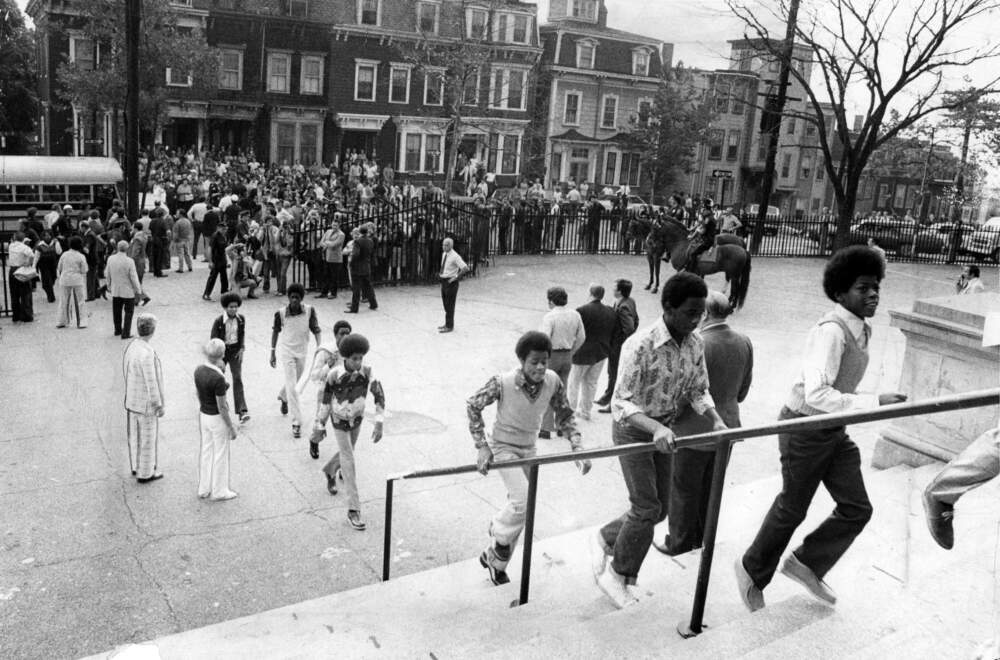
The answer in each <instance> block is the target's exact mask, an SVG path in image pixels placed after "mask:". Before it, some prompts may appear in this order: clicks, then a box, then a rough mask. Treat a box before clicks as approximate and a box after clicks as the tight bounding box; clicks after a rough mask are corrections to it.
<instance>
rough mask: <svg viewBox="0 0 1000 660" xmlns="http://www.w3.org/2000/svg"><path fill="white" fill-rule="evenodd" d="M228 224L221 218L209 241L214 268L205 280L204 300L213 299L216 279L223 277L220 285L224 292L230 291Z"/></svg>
mask: <svg viewBox="0 0 1000 660" xmlns="http://www.w3.org/2000/svg"><path fill="white" fill-rule="evenodd" d="M227 230H228V226H227V224H226V221H225V220H220V221H219V224H218V226H217V227H216V229H215V233H214V234H212V240H211V241H210V242H209V244H208V245H209V248H208V249H209V255H210V257H211V260H212V261H211V263H212V268H211V271H210V272H209V274H208V281H207V282H205V293H203V294H202V296H201V298H202V300H208V301H209V302H211V300H212V289H214V288H215V280H216V279H221V280H222V282H221V284H220V286H221V287H222V293H225V292H226V291H229V274H228V273H227V272H226V271H227V259H226V248H227V247H229V239H228V238H226V232H227Z"/></svg>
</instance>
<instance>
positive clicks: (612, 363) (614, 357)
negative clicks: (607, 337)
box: [600, 344, 622, 405]
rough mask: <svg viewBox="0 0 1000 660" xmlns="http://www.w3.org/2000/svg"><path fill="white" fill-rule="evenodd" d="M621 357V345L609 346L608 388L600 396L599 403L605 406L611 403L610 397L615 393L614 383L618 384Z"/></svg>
mask: <svg viewBox="0 0 1000 660" xmlns="http://www.w3.org/2000/svg"><path fill="white" fill-rule="evenodd" d="M621 356H622V345H621V344H611V352H610V353H609V354H608V387H607V389H606V390H604V394H602V395H601V398H600V401H603V402H604V404H605V405H607V403H608V402H609V401H611V396H612V395H613V394H614V393H615V383H617V382H618V360H619V359H621Z"/></svg>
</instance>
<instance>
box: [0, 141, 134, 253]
mask: <svg viewBox="0 0 1000 660" xmlns="http://www.w3.org/2000/svg"><path fill="white" fill-rule="evenodd" d="M122 179H123V176H122V168H121V166H120V165H119V164H118V161H117V160H115V159H114V158H95V157H81V158H77V157H73V156H0V240H2V239H6V238H9V237H10V236H11V234H13V233H14V232H15V231H17V229H18V223H19V222H20V221H21V219H23V218H24V217H25V212H26V211H27V210H28V208H29V207H32V206H34V207H35V208H36V209H38V213H37V215H38V217H39V219H41V218H42V217H44V216H45V214H46V213H48V212H49V210H51V208H52V205H53V204H58V205H59V206H60V207H63V206H65V205H66V204H70V205H71V206H72V207H73V212H74V214H79V213H80V211H81V210H82V209H83V208H84V207H85V206H87V205H90V206H91V207H93V208H103V209H105V210H106V209H108V208H110V206H111V202H112V201H113V200H114V199H115V198H116V197H118V184H119V183H120V182H121V181H122ZM74 220H76V218H74Z"/></svg>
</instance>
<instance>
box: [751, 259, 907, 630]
mask: <svg viewBox="0 0 1000 660" xmlns="http://www.w3.org/2000/svg"><path fill="white" fill-rule="evenodd" d="M884 276H885V261H884V260H883V259H882V257H881V256H880V255H879V254H878V253H877V252H875V251H874V250H872V249H871V248H869V247H866V246H852V247H848V248H845V249H843V250H840V251H838V252H837V253H836V254H834V255H833V257H831V258H830V261H829V262H828V263H827V265H826V269H825V271H824V272H823V291H824V292H825V293H826V295H827V297H828V298H830V300H832V301H834V302H835V303H836V305H835V306H834V308H833V309H832V310H831V311H830V312H828V313H827V314H826V315H824V316H823V317H822V318H821V319H820V320H819V322H818V323H817V324H816V325H815V326H813V328H812V329H811V330H810V331H809V336H808V337H807V338H806V347H805V355H804V358H803V363H802V370H801V372H800V373H799V375H798V377H797V378H796V381H795V383H794V385H792V391H791V393H790V395H789V397H788V399H787V402H786V404H785V406H784V408H782V410H781V414H780V416H779V419H793V418H796V417H806V416H809V415H821V414H824V413H837V412H845V411H849V410H864V409H870V408H875V407H877V406H880V405H888V404H892V403H899V402H901V401H905V400H906V396H904V395H902V394H898V393H890V394H879V395H876V394H862V393H857V392H856V388H857V386H858V384H859V383H860V382H861V379H862V377H863V376H864V375H865V369H866V368H867V366H868V344H869V338H870V337H871V325H870V324H869V322H868V320H867V319H869V318H871V317H872V316H874V315H875V310H876V308H877V307H878V301H879V288H880V285H881V282H882V278H883V277H884ZM778 448H779V450H780V452H781V476H782V488H781V492H780V493H779V494H778V496H777V497H776V498H775V500H774V504H772V505H771V509H770V511H768V512H767V515H766V516H765V518H764V522H763V524H762V525H761V528H760V531H759V532H757V538H755V539H754V541H753V543H752V544H751V546H750V548H749V549H748V550H747V551H746V553H744V555H743V557H742V558H740V559H737V560H736V577H737V582H738V584H739V589H740V597H741V598H742V599H743V603H744V604H745V605H746V606H747V608H749V609H750V611H754V610H758V609H760V608H762V607H764V595H763V593H762V590H763V589H764V588H765V587H766V586H767V585H768V583H770V581H771V578H772V577H773V576H774V572H775V569H777V567H778V561H779V559H780V558H781V554H782V553H783V552H784V550H785V548H786V546H787V545H788V542H789V540H791V537H792V534H793V533H794V532H795V529H796V528H797V527H798V526H799V525H800V524H801V523H802V521H803V520H804V519H805V517H806V513H807V512H808V510H809V503H810V502H811V501H812V498H813V495H815V494H816V489H817V487H818V486H819V485H820V484H821V483H822V484H823V485H824V486H825V487H826V489H827V491H829V493H830V496H831V497H832V498H833V501H834V502H835V503H836V508H835V509H834V510H833V512H832V513H831V514H830V516H829V517H828V518H827V519H826V520H824V521H823V523H822V524H820V526H819V527H817V528H816V529H815V530H813V532H812V533H811V534H809V535H808V536H806V538H805V539H804V540H803V541H802V544H801V545H800V546H799V547H798V548H796V549H795V550H794V551H793V552H792V553H791V554H790V555H788V557H787V558H786V559H785V561H784V563H783V564H782V566H781V572H782V573H784V574H785V575H786V576H787V577H789V578H791V579H793V580H795V581H796V582H798V583H799V584H801V585H802V586H804V587H805V588H806V589H807V590H808V591H809V593H810V594H812V595H813V596H814V597H815V598H817V599H818V600H820V601H821V602H824V603H827V604H829V605H833V604H835V603H836V602H837V597H836V595H835V594H834V593H833V590H832V589H830V587H829V586H827V584H826V583H825V582H823V577H824V576H825V575H826V574H827V572H828V571H829V570H830V569H831V568H833V566H834V564H836V563H837V560H839V559H840V557H841V556H842V555H843V554H844V553H845V552H846V551H847V548H849V547H850V545H851V543H852V542H853V541H854V539H855V537H857V535H858V534H860V533H861V530H862V529H864V527H865V525H866V524H867V523H868V520H869V519H870V518H871V515H872V505H871V502H869V500H868V493H867V492H866V491H865V484H864V480H863V479H862V477H861V454H860V452H859V451H858V448H857V446H856V445H855V444H854V443H853V442H852V441H851V438H850V437H849V436H848V435H847V432H846V430H845V428H844V427H843V426H837V427H830V428H825V429H820V430H814V431H801V432H792V433H782V434H779V435H778Z"/></svg>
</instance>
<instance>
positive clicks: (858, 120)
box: [853, 115, 865, 133]
mask: <svg viewBox="0 0 1000 660" xmlns="http://www.w3.org/2000/svg"><path fill="white" fill-rule="evenodd" d="M864 125H865V116H864V115H854V129H853V130H854V132H855V133H857V132H858V131H860V130H861V127H862V126H864Z"/></svg>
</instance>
